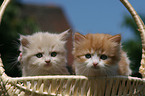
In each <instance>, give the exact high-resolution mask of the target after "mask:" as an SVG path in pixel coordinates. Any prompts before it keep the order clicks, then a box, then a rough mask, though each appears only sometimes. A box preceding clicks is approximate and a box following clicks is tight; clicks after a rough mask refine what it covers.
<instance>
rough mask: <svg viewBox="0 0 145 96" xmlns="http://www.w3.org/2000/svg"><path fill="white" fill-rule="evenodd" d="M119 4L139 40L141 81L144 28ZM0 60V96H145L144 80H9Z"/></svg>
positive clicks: (130, 10)
mask: <svg viewBox="0 0 145 96" xmlns="http://www.w3.org/2000/svg"><path fill="white" fill-rule="evenodd" d="M121 2H122V3H123V4H124V5H125V6H126V8H127V9H128V10H129V12H130V13H131V15H132V16H133V18H134V19H135V21H136V23H137V25H138V28H139V31H140V33H141V38H142V50H143V55H142V61H141V67H140V72H141V74H142V75H143V77H145V70H144V68H145V63H144V62H145V61H144V60H145V56H144V54H145V51H144V49H145V28H144V24H143V22H142V20H141V19H140V17H139V16H138V15H137V13H136V11H135V10H134V9H133V7H132V6H131V5H130V3H129V2H128V1H127V0H121ZM8 3H9V0H4V2H3V4H2V6H1V8H0V22H1V18H2V14H3V12H4V10H5V8H6V6H7V4H8ZM4 71H5V70H4V68H3V64H2V60H1V59H0V95H1V96H5V95H6V96H7V95H8V96H80V95H81V96H116V95H119V96H121V95H123V96H143V95H145V79H140V78H135V77H129V76H114V77H101V78H95V77H94V78H93V77H92V78H88V77H85V76H73V75H71V76H69V75H68V76H67V75H66V76H64V75H58V76H56V75H55V76H33V77H20V78H11V77H9V76H7V75H6V74H5V72H4Z"/></svg>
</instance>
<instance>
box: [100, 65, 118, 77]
mask: <svg viewBox="0 0 145 96" xmlns="http://www.w3.org/2000/svg"><path fill="white" fill-rule="evenodd" d="M101 72H103V73H105V74H106V75H107V76H114V75H117V69H116V68H114V66H111V65H107V64H105V66H104V67H101Z"/></svg>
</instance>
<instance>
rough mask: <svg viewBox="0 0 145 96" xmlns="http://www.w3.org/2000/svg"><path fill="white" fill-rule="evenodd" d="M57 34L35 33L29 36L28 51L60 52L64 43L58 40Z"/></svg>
mask: <svg viewBox="0 0 145 96" xmlns="http://www.w3.org/2000/svg"><path fill="white" fill-rule="evenodd" d="M60 38H61V37H60V35H59V34H51V33H40V32H39V33H36V34H34V35H32V36H29V38H28V40H29V42H30V45H29V47H30V48H29V49H32V50H35V49H36V50H40V51H41V50H46V49H47V50H48V49H51V50H54V49H57V50H59V49H60V50H62V49H64V45H65V41H61V40H60Z"/></svg>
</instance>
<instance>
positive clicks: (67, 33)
mask: <svg viewBox="0 0 145 96" xmlns="http://www.w3.org/2000/svg"><path fill="white" fill-rule="evenodd" d="M69 31H70V29H68V30H66V31H64V32H62V33H61V34H60V37H61V40H63V41H65V40H67V37H68V36H69V34H70V33H69Z"/></svg>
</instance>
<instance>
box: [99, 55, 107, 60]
mask: <svg viewBox="0 0 145 96" xmlns="http://www.w3.org/2000/svg"><path fill="white" fill-rule="evenodd" d="M107 58H108V57H107V56H106V55H101V56H100V59H102V60H106V59H107Z"/></svg>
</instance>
